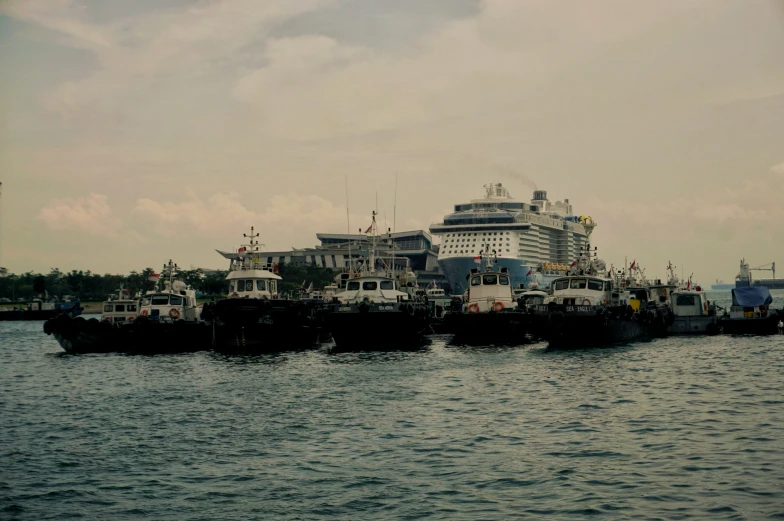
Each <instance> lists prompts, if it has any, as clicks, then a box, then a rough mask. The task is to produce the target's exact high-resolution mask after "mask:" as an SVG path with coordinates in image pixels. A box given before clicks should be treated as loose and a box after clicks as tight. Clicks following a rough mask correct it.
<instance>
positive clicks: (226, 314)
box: [202, 299, 324, 353]
mask: <svg viewBox="0 0 784 521" xmlns="http://www.w3.org/2000/svg"><path fill="white" fill-rule="evenodd" d="M205 311H207V316H206V317H205V315H204V312H202V317H203V318H207V319H211V320H212V321H213V328H212V332H211V333H210V334H211V342H212V345H213V346H214V347H215V349H217V350H223V351H247V352H253V353H261V352H276V351H285V350H290V349H309V348H313V347H316V346H317V345H318V343H319V342H320V340H321V337H322V336H323V335H324V328H323V318H322V316H323V311H322V304H320V303H314V302H309V301H297V300H262V299H225V300H220V301H218V302H215V303H212V304H210V307H209V308H207V307H205Z"/></svg>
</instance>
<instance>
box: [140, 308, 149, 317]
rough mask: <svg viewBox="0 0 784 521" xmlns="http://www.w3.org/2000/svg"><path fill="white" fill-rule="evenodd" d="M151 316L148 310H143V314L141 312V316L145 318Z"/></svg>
mask: <svg viewBox="0 0 784 521" xmlns="http://www.w3.org/2000/svg"><path fill="white" fill-rule="evenodd" d="M149 314H150V311H149V310H148V309H143V310H142V312H141V316H143V317H146V316H147V315H149Z"/></svg>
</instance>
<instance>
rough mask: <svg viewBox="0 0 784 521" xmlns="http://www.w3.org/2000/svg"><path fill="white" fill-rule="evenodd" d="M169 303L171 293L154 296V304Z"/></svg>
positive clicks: (162, 304) (163, 304) (164, 304)
mask: <svg viewBox="0 0 784 521" xmlns="http://www.w3.org/2000/svg"><path fill="white" fill-rule="evenodd" d="M168 303H169V295H155V296H153V297H152V305H153V306H166V305H167V304H168Z"/></svg>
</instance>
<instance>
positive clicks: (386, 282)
mask: <svg viewBox="0 0 784 521" xmlns="http://www.w3.org/2000/svg"><path fill="white" fill-rule="evenodd" d="M381 289H395V283H394V282H392V281H391V280H382V281H381Z"/></svg>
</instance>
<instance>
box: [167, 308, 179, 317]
mask: <svg viewBox="0 0 784 521" xmlns="http://www.w3.org/2000/svg"><path fill="white" fill-rule="evenodd" d="M169 316H170V317H172V318H180V310H179V309H177V308H171V309H170V310H169Z"/></svg>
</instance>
